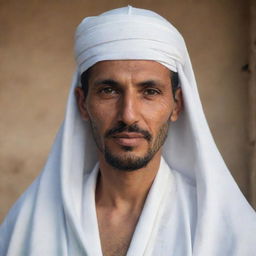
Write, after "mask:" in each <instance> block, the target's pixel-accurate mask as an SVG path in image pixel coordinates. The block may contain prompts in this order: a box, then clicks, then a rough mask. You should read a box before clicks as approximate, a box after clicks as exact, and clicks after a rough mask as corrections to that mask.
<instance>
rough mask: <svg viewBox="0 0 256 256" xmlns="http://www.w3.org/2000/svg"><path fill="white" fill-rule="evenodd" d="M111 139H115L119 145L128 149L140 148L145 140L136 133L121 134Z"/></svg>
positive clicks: (141, 135)
mask: <svg viewBox="0 0 256 256" xmlns="http://www.w3.org/2000/svg"><path fill="white" fill-rule="evenodd" d="M111 137H112V138H114V140H115V142H116V143H117V144H119V145H121V146H126V147H135V146H138V145H139V144H140V143H141V142H142V139H145V136H144V135H143V134H141V133H136V132H121V133H116V134H114V135H113V136H111Z"/></svg>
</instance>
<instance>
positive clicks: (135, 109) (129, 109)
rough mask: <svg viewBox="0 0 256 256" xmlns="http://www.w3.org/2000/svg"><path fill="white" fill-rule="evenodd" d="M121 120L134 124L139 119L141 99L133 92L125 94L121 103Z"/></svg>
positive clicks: (127, 123)
mask: <svg viewBox="0 0 256 256" xmlns="http://www.w3.org/2000/svg"><path fill="white" fill-rule="evenodd" d="M119 121H122V122H124V123H125V124H126V125H132V124H134V123H137V122H138V121H139V100H138V98H137V97H136V95H134V94H133V93H126V94H124V95H123V97H122V99H121V102H120V105H119Z"/></svg>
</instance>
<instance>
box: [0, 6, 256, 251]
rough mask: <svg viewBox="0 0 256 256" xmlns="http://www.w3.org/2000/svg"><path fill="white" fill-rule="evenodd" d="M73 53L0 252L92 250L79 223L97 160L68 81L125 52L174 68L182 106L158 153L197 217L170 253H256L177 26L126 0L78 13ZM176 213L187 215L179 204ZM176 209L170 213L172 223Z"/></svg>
mask: <svg viewBox="0 0 256 256" xmlns="http://www.w3.org/2000/svg"><path fill="white" fill-rule="evenodd" d="M75 52H76V59H77V64H78V69H77V72H76V74H75V76H74V79H73V82H72V85H71V90H70V95H69V98H68V104H67V111H66V117H65V120H64V123H63V125H62V126H61V128H60V130H59V132H58V135H57V137H56V140H55V142H54V145H53V148H52V151H51V153H50V155H49V158H48V160H47V163H46V165H45V167H44V169H43V171H42V173H41V174H40V176H39V177H38V178H37V179H36V181H35V182H34V183H33V184H32V185H31V186H30V187H29V188H28V190H27V191H26V192H25V193H24V194H23V195H22V197H21V198H20V199H19V200H18V202H17V203H16V204H15V205H14V207H13V208H12V209H11V211H10V212H9V214H8V216H7V218H6V219H5V221H4V223H3V224H2V226H1V229H0V255H8V256H16V255H24V256H25V255H26V256H28V255H37V256H38V255H44V256H45V255H47V256H53V255H61V256H66V255H72V256H73V255H74V256H80V255H81V256H82V255H95V256H98V255H96V254H95V253H93V249H92V247H94V245H93V244H90V242H92V243H93V241H88V240H90V238H88V240H87V239H86V237H88V228H87V227H86V226H84V225H83V223H84V218H85V216H87V217H88V218H90V217H91V216H88V215H90V213H91V212H90V210H89V209H88V212H87V213H86V214H87V215H86V214H84V212H86V206H85V208H84V207H83V202H84V197H86V196H87V194H86V193H87V192H86V191H87V190H86V189H85V188H84V187H85V183H86V182H87V180H90V179H87V177H90V175H89V173H91V171H92V170H93V167H94V166H95V164H96V162H97V155H96V147H95V143H94V141H93V139H92V135H91V131H90V127H89V124H88V122H86V121H83V120H82V119H81V117H80V113H79V111H78V109H77V105H76V100H75V95H74V88H75V87H76V86H78V85H79V83H80V82H79V77H80V74H81V73H82V72H83V71H85V70H87V69H88V68H89V67H91V66H93V65H94V64H95V63H97V62H99V61H103V60H127V59H133V60H137V59H138V60H154V61H157V62H159V63H161V64H162V65H164V66H166V67H167V68H169V69H170V70H173V71H176V72H178V75H179V80H180V85H181V88H182V92H183V97H184V112H183V113H182V115H181V116H180V118H179V120H178V121H177V122H175V123H174V124H172V125H171V132H170V136H168V139H167V141H166V142H165V144H164V149H163V157H164V158H165V160H166V163H167V165H168V166H169V167H170V168H171V169H174V170H176V171H177V172H178V173H179V175H180V176H182V177H184V178H185V179H187V180H188V181H189V183H190V184H192V186H193V187H194V189H195V191H196V193H195V196H196V199H195V202H194V206H193V207H195V208H196V216H195V217H194V219H193V220H190V221H191V222H193V223H187V224H188V225H190V226H194V227H195V230H194V234H193V236H192V237H193V239H192V240H191V241H190V244H189V245H188V244H186V245H184V246H187V247H188V248H189V249H188V248H187V253H185V254H184V251H183V253H182V252H181V253H179V252H177V253H176V254H175V256H181V255H182V256H184V255H186V254H187V255H197V256H206V255H207V256H208V255H209V256H211V255H214V256H215V255H216V256H219V255H232V256H233V255H235V256H236V255H240V256H250V255H255V252H256V238H255V234H256V216H255V213H254V211H253V209H252V208H251V207H250V206H249V204H248V203H247V201H246V200H245V198H244V197H243V195H242V193H241V192H240V190H239V188H238V187H237V185H236V183H235V182H234V180H233V178H232V176H231V175H230V173H229V171H228V169H227V167H226V165H225V163H224V161H223V159H222V157H221V155H220V153H219V151H218V149H217V148H216V145H215V143H214V141H213V139H212V135H211V133H210V130H209V127H208V125H207V122H206V119H205V116H204V113H203V109H202V106H201V102H200V99H199V95H198V91H197V86H196V81H195V78H194V73H193V69H192V66H191V63H190V59H189V55H188V52H187V49H186V46H185V43H184V40H183V38H182V36H181V35H180V34H179V32H178V31H177V30H176V29H175V28H174V27H173V26H172V25H171V24H170V23H169V22H168V21H167V20H165V19H164V18H162V17H161V16H159V15H158V14H156V13H154V12H151V11H148V10H143V9H136V8H132V7H130V6H128V7H125V8H120V9H116V10H111V11H109V12H106V13H103V14H102V15H99V16H96V17H89V18H86V19H84V20H83V21H82V23H81V24H80V25H79V26H78V29H77V33H76V45H75ZM161 179H163V178H158V180H161ZM159 182H160V181H157V182H156V183H159ZM92 183H93V182H92ZM92 186H93V185H92ZM160 186H161V185H160ZM84 193H85V194H84ZM88 193H89V192H88ZM151 198H152V196H151ZM153 198H154V197H153ZM182 200H183V199H182ZM184 200H185V201H186V200H188V199H184ZM187 203H189V202H187ZM181 205H182V203H181ZM89 207H90V206H89ZM89 207H88V208H89ZM158 207H159V206H158ZM152 210H153V208H152ZM180 212H182V214H185V215H186V209H185V208H182V207H181V209H180ZM144 215H145V214H144ZM178 215H179V213H177V214H176V216H172V218H174V219H175V218H176V219H175V220H177V222H178V221H179V216H178ZM167 218H168V216H167ZM94 220H95V218H94ZM163 221H165V220H163ZM188 222H189V220H188ZM89 232H90V230H89ZM91 232H92V234H91V235H92V236H94V234H93V231H91ZM172 232H173V231H172ZM177 232H179V230H177ZM170 243H171V241H170ZM180 243H182V236H181V240H180ZM95 246H98V245H95ZM173 246H175V244H174V245H173ZM177 246H178V245H177ZM135 251H136V250H135ZM188 251H190V253H188ZM130 255H132V256H134V255H135V254H130ZM136 255H137V254H136ZM139 255H140V254H139ZM143 255H150V254H147V253H143ZM154 255H156V254H154ZM165 255H169V254H168V252H167V253H166V254H164V255H163V256H165ZM170 255H174V254H171V253H170Z"/></svg>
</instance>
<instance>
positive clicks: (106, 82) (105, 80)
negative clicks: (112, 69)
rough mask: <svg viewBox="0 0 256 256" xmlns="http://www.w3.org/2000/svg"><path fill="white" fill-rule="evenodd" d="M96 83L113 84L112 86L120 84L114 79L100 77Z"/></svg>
mask: <svg viewBox="0 0 256 256" xmlns="http://www.w3.org/2000/svg"><path fill="white" fill-rule="evenodd" d="M93 84H94V85H96V86H97V85H111V86H118V85H119V83H118V82H117V81H115V80H113V79H99V80H96V81H95V82H94V83H93Z"/></svg>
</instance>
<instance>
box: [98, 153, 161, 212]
mask: <svg viewBox="0 0 256 256" xmlns="http://www.w3.org/2000/svg"><path fill="white" fill-rule="evenodd" d="M160 160H161V153H160V152H158V153H157V154H156V155H155V156H154V158H153V159H152V160H151V161H150V162H149V163H148V165H147V166H146V167H144V168H142V169H139V170H135V171H122V170H117V169H115V168H113V167H111V166H109V165H108V164H107V163H106V162H105V161H104V159H100V165H99V168H100V173H99V177H98V182H97V187H96V205H97V207H108V208H112V209H116V210H119V211H122V212H134V211H135V212H137V213H138V212H139V213H140V212H141V210H142V208H143V205H144V202H145V199H146V197H147V194H148V191H149V189H150V187H151V185H152V183H153V181H154V179H155V176H156V174H157V171H158V169H159V166H160Z"/></svg>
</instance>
